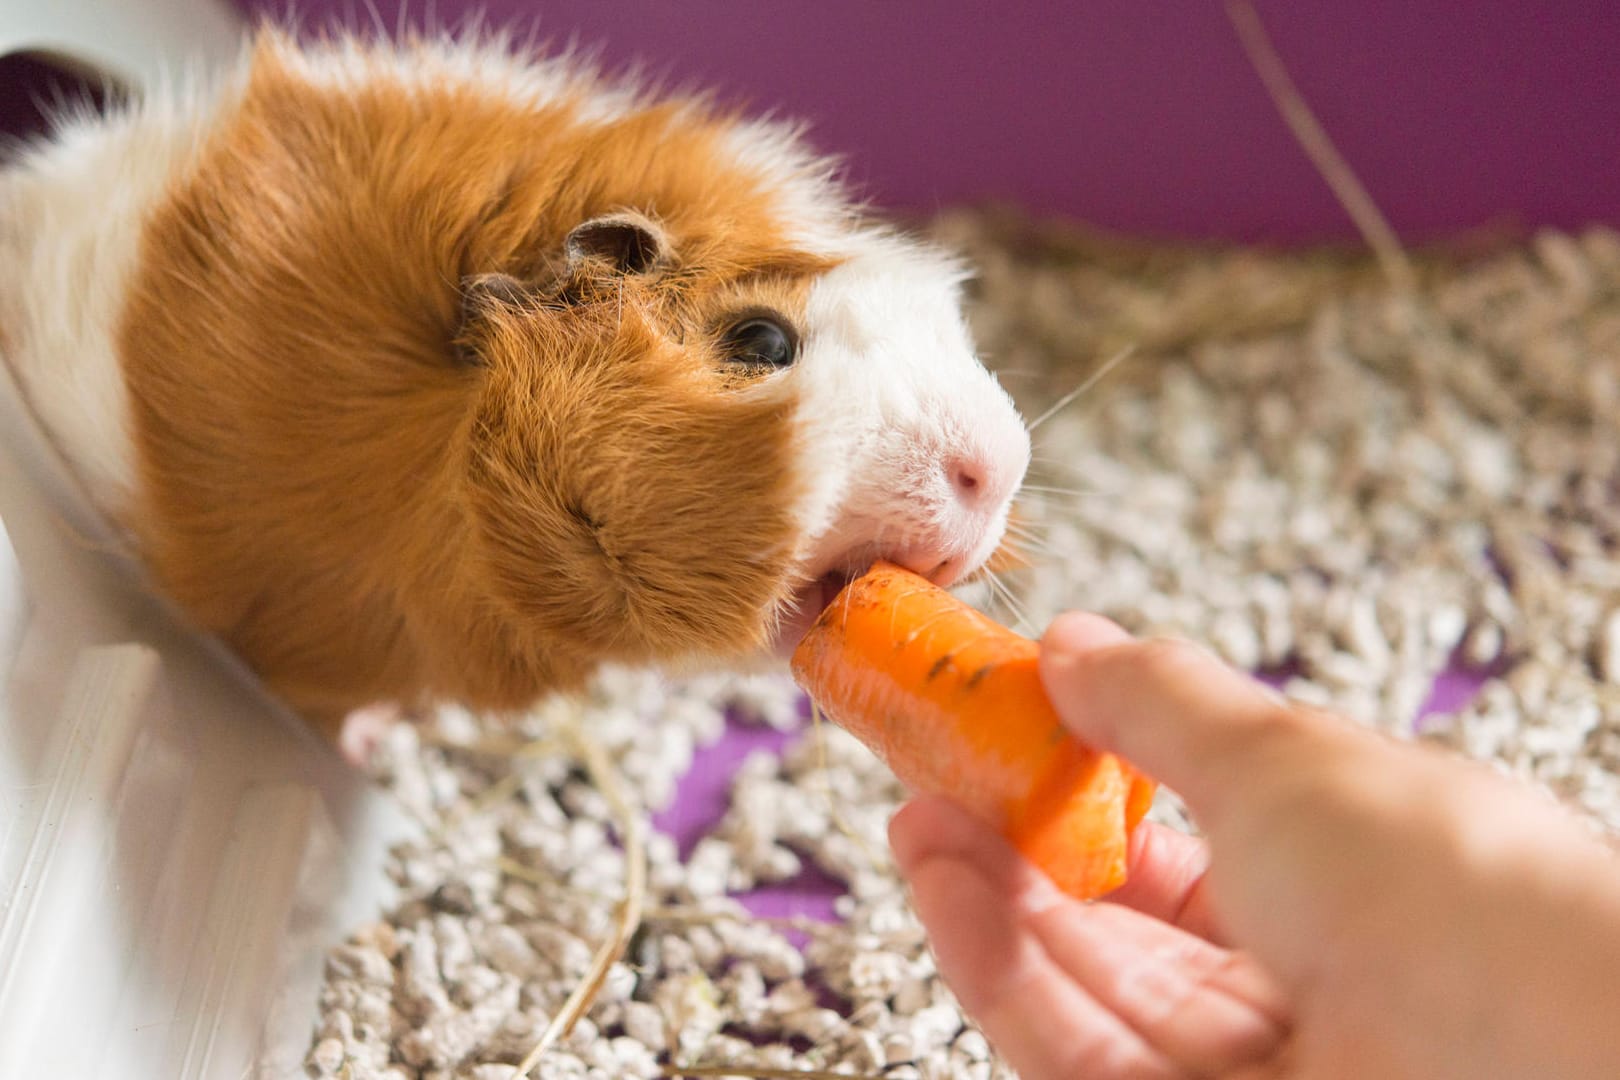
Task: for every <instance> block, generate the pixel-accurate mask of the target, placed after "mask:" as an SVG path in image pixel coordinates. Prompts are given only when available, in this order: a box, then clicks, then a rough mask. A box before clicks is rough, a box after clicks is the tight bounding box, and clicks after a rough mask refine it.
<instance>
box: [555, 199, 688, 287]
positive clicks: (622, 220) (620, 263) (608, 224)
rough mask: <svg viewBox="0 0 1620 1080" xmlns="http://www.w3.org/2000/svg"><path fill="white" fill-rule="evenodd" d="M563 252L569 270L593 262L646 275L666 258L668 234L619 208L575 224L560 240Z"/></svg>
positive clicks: (667, 258) (634, 213) (628, 272)
mask: <svg viewBox="0 0 1620 1080" xmlns="http://www.w3.org/2000/svg"><path fill="white" fill-rule="evenodd" d="M563 254H564V255H565V256H566V257H567V259H568V266H569V268H570V269H577V268H579V267H580V266H581V265H582V264H583V263H586V262H595V263H606V264H607V265H608V266H611V267H612V268H613V269H614V270H617V271H618V272H620V273H623V274H645V273H648V272H649V271H652V270H656V269H658V267H660V266H662V265H663V264H664V263H666V262H668V261H669V255H670V247H669V236H668V235H667V234H666V233H665V232H664V230H663V229H662V228H660V227H659V226H658V224H657V223H655V222H654V221H653V220H652V219H651V218H648V217H646V216H645V215H642V214H638V213H636V212H635V211H634V210H621V211H619V212H618V213H615V214H607V215H605V216H603V217H597V218H592V219H591V220H589V221H587V222H584V223H582V224H579V225H576V226H574V231H573V232H571V233H569V234H568V239H566V240H564V241H563Z"/></svg>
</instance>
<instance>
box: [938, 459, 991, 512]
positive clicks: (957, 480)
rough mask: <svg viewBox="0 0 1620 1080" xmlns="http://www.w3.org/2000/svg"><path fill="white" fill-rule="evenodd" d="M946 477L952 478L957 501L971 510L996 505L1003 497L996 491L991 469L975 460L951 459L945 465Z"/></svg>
mask: <svg viewBox="0 0 1620 1080" xmlns="http://www.w3.org/2000/svg"><path fill="white" fill-rule="evenodd" d="M945 475H946V476H948V477H949V478H950V482H951V487H952V489H953V490H954V491H955V492H956V497H957V499H958V500H960V501H961V503H962V505H964V506H966V507H968V508H969V509H971V510H976V509H979V508H980V507H982V506H984V505H985V504H987V503H994V502H996V501H998V500H999V499H1000V497H1001V496H1000V494H999V493H997V492H996V491H995V490H994V488H995V487H996V485H995V484H993V483H992V482H991V481H992V475H993V474H992V472H991V469H990V467H989V466H988V465H986V464H985V463H984V462H982V461H979V460H977V459H975V458H967V457H960V458H952V459H950V460H949V461H947V462H946V463H945Z"/></svg>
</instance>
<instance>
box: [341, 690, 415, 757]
mask: <svg viewBox="0 0 1620 1080" xmlns="http://www.w3.org/2000/svg"><path fill="white" fill-rule="evenodd" d="M404 716H405V713H404V711H403V710H402V709H401V708H400V707H399V706H398V705H367V706H365V707H364V708H360V709H356V710H354V711H353V712H351V713H349V714H348V715H347V716H345V717H344V718H343V722H342V723H341V724H340V725H339V727H338V737H337V746H338V752H339V753H340V754H342V755H343V760H345V761H347V762H348V763H349V764H350V765H353V766H355V767H356V768H360V769H363V768H365V767H366V764H367V763H368V762H369V761H370V760H371V755H372V754H373V753H374V752H375V751H376V749H377V747H378V746H379V745H380V744H381V743H382V741H383V737H384V736H386V735H387V734H388V730H389V729H390V728H392V727H393V726H394V725H395V724H397V723H399V722H400V721H401V720H403V719H404Z"/></svg>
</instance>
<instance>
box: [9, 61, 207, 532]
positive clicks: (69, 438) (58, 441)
mask: <svg viewBox="0 0 1620 1080" xmlns="http://www.w3.org/2000/svg"><path fill="white" fill-rule="evenodd" d="M237 84H239V80H232V81H231V82H230V83H227V84H226V86H225V88H224V89H223V90H222V89H221V88H220V87H219V86H209V85H207V84H206V83H205V82H204V81H203V80H202V78H201V77H200V76H191V77H187V78H183V79H180V80H177V81H175V82H173V83H171V84H168V85H165V86H160V87H158V88H157V89H156V90H155V91H154V92H153V93H151V94H150V95H149V96H148V97H147V98H146V100H145V101H144V102H142V103H140V104H138V105H133V106H130V107H128V108H126V109H117V110H114V111H112V112H111V113H110V114H109V115H107V116H106V117H99V116H95V115H93V114H90V113H88V112H86V113H85V114H82V115H74V116H69V117H65V118H62V120H61V121H60V122H59V126H58V130H57V133H56V134H55V136H54V137H53V138H52V139H51V141H50V142H48V143H39V144H36V145H34V146H32V147H30V148H29V149H28V150H27V151H25V152H24V153H23V154H22V155H21V156H20V157H19V158H18V159H17V160H15V161H13V162H10V163H8V164H7V166H6V167H5V168H4V169H3V170H0V267H4V273H3V274H0V351H3V359H4V361H5V362H6V363H7V364H8V365H9V367H10V368H11V371H12V374H13V375H14V377H15V378H16V380H17V382H18V384H19V385H20V387H21V389H22V392H23V395H24V397H25V398H26V399H27V404H28V407H29V409H30V410H31V411H32V412H33V414H34V415H35V417H36V418H37V419H38V420H39V421H40V423H41V424H42V426H43V427H44V428H45V430H46V431H47V432H48V434H49V436H50V438H51V440H52V442H53V443H54V445H55V448H56V450H57V452H58V453H59V454H61V455H62V457H63V458H65V459H66V461H67V463H68V465H69V466H70V467H71V468H72V470H73V472H74V473H75V475H76V476H77V478H78V480H79V482H80V483H81V484H82V485H83V486H84V487H85V489H86V494H87V495H88V496H89V498H90V499H91V501H92V502H93V503H94V504H95V505H96V507H97V509H98V510H100V511H101V512H103V513H104V514H106V515H108V516H109V517H111V518H113V519H114V520H118V519H119V518H120V517H121V516H122V515H123V513H124V511H125V510H126V509H127V508H128V506H129V503H130V498H131V495H132V492H133V488H134V482H135V481H134V473H133V453H134V452H133V448H132V445H131V441H130V421H129V403H128V397H127V394H126V392H125V389H124V382H123V377H122V374H121V372H120V370H119V364H118V358H117V328H118V322H119V318H120V315H121V313H122V311H123V305H124V300H125V297H126V295H127V292H128V285H129V281H130V278H131V276H132V274H133V273H134V271H135V269H136V260H137V259H138V257H139V250H140V238H141V230H142V227H143V226H144V224H145V222H146V219H147V216H148V215H149V214H150V212H151V211H152V209H153V208H154V206H155V205H156V204H157V203H158V201H159V200H160V199H162V198H163V196H164V194H165V192H166V191H167V190H168V189H169V186H170V185H171V184H172V183H173V182H174V181H175V179H176V178H177V177H178V176H179V175H181V174H182V172H183V170H184V169H185V167H186V165H187V163H188V162H189V161H190V160H192V159H193V158H194V156H195V155H196V153H197V152H198V150H199V149H200V147H201V144H202V142H203V140H204V138H205V137H206V135H207V132H208V129H209V125H210V123H211V120H212V118H213V116H214V115H215V113H216V111H217V110H218V109H219V108H220V107H221V103H222V102H223V101H225V100H227V99H228V98H229V95H230V93H231V89H230V87H231V86H233V85H237Z"/></svg>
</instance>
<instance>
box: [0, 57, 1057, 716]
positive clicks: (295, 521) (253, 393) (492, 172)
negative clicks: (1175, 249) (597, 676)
mask: <svg viewBox="0 0 1620 1080" xmlns="http://www.w3.org/2000/svg"><path fill="white" fill-rule="evenodd" d="M961 278H962V270H961V268H960V267H959V266H958V265H957V263H955V262H954V261H953V260H952V259H950V258H948V257H946V256H945V255H943V254H942V253H940V252H938V251H936V250H933V249H931V248H929V247H927V246H925V245H923V244H920V243H918V242H915V241H913V240H911V239H907V238H905V237H903V236H901V235H899V234H897V233H895V232H893V231H890V230H886V229H884V228H882V227H879V226H877V225H874V224H873V223H872V222H870V221H869V220H868V219H867V218H866V217H865V216H864V215H863V214H862V213H861V212H859V211H858V209H857V208H856V207H854V206H853V205H852V204H851V203H850V201H849V200H848V198H847V197H846V195H845V194H844V193H843V192H842V191H841V190H840V189H839V187H838V186H837V184H836V183H835V182H834V180H833V179H832V175H831V169H830V167H829V165H828V163H827V162H826V161H825V160H823V159H821V158H818V157H817V156H816V155H814V154H813V153H811V152H810V151H809V150H807V149H806V147H805V146H804V145H803V144H802V143H801V141H800V140H799V138H798V137H797V135H796V133H795V131H794V130H793V129H791V128H788V127H784V126H782V125H781V124H778V123H767V122H760V121H755V120H748V119H744V118H741V117H739V116H737V115H733V114H731V113H727V112H724V111H720V110H717V109H715V108H713V107H711V106H710V105H707V104H705V103H704V102H702V101H699V100H689V99H673V100H670V99H663V100H659V99H651V98H648V97H645V96H643V95H641V94H640V93H638V92H636V91H634V90H632V89H626V88H623V87H617V86H613V85H609V84H607V83H604V82H603V81H601V80H599V79H597V78H595V77H593V76H591V75H590V74H588V73H587V72H584V71H583V70H581V69H580V68H578V67H577V66H575V65H572V64H570V63H568V62H566V61H556V60H550V61H545V60H535V59H532V58H524V57H520V56H518V55H516V54H514V53H513V52H512V51H510V50H508V49H507V48H506V47H505V46H504V45H502V44H501V43H500V42H484V43H469V42H452V41H448V40H442V41H434V40H419V41H414V42H408V43H405V44H399V45H390V44H381V43H368V42H361V41H358V40H345V39H341V38H340V39H337V40H327V41H323V42H319V43H313V44H307V45H304V44H298V43H296V42H294V41H293V40H292V39H290V38H289V37H287V36H284V35H281V34H279V33H276V32H273V31H267V32H263V33H261V34H259V35H258V36H257V38H256V40H255V41H254V42H253V43H252V44H251V47H249V48H248V49H246V50H245V52H244V57H243V59H242V61H241V62H240V63H239V64H238V65H237V66H236V68H235V69H234V70H233V71H232V72H230V73H228V74H227V75H225V76H224V77H222V78H221V79H219V80H217V81H216V82H215V83H214V84H213V85H211V86H209V87H203V86H202V85H201V84H192V85H189V86H188V85H177V86H176V87H175V88H172V89H169V90H167V91H163V92H157V93H154V94H153V95H151V96H149V97H148V98H147V99H145V100H142V101H139V102H135V103H132V104H129V105H125V106H120V107H117V108H115V109H113V110H111V111H110V112H109V113H108V114H107V115H103V116H90V115H84V116H77V117H69V118H67V122H65V123H64V124H63V125H61V126H60V128H59V130H57V131H56V133H55V134H54V135H53V136H52V137H51V138H49V139H48V140H45V141H42V142H39V143H36V144H33V145H31V146H29V147H27V148H25V149H24V150H23V151H22V152H20V153H18V154H16V155H15V156H14V157H13V158H12V159H11V160H10V161H9V162H7V163H6V164H5V166H4V168H3V171H0V354H3V357H4V360H5V362H6V364H7V365H9V367H10V370H11V374H12V375H13V377H14V381H15V382H16V383H17V385H18V386H19V387H20V391H21V394H22V396H23V398H24V399H25V404H26V405H27V407H28V408H29V409H30V410H31V411H32V413H33V415H34V416H35V417H36V418H37V419H38V420H39V421H40V423H41V425H42V426H43V428H44V430H45V432H46V433H47V436H48V438H49V439H50V441H51V442H52V443H53V444H54V446H55V449H56V450H57V451H58V453H59V455H60V456H61V457H62V458H63V459H64V460H65V461H66V463H67V464H68V466H69V467H70V469H71V470H72V472H73V473H74V474H75V476H76V479H77V481H78V482H79V484H80V485H81V487H82V488H83V490H84V492H85V493H86V495H87V496H88V498H89V500H90V501H91V502H92V503H93V504H94V506H95V507H96V508H97V509H99V511H100V512H101V513H102V515H104V516H105V517H106V518H107V519H109V520H110V521H111V522H112V523H113V524H114V525H115V527H116V528H117V529H118V530H120V531H121V532H122V533H123V534H125V535H126V536H127V538H128V540H129V542H130V545H131V547H132V548H133V550H134V552H135V554H136V555H137V557H138V559H139V561H140V563H141V564H142V566H143V567H144V569H145V570H146V571H147V573H148V575H149V577H150V579H151V581H152V582H153V583H154V584H155V586H156V588H157V589H159V590H160V591H161V592H162V593H164V594H165V595H166V596H167V598H168V599H170V600H171V601H173V602H174V603H176V604H177V605H178V606H179V607H180V608H181V610H182V611H183V612H184V613H185V614H186V615H187V616H189V618H190V619H191V620H193V621H194V622H195V623H196V624H198V625H199V626H201V627H202V628H204V629H206V630H207V631H210V632H212V633H213V634H216V635H218V636H219V637H220V638H222V639H223V640H224V641H225V642H226V643H228V644H229V645H230V646H231V647H232V648H233V649H235V650H236V651H237V652H238V653H239V654H240V655H241V656H242V657H243V658H244V659H245V660H246V661H247V662H248V664H249V665H250V666H251V667H252V668H253V669H254V670H255V671H256V672H257V673H258V674H259V675H260V676H261V677H262V679H263V680H264V682H265V683H266V684H267V685H268V686H269V687H270V688H271V689H272V690H273V691H274V692H275V693H277V694H279V695H280V696H281V697H282V698H283V699H284V700H285V701H286V702H287V703H289V704H290V705H291V706H292V707H293V708H295V709H296V710H298V711H300V712H302V713H303V714H304V715H306V716H307V717H309V718H310V719H311V720H312V721H313V722H315V723H316V724H317V725H319V726H322V727H324V728H326V729H327V730H329V731H332V730H335V728H336V726H337V725H338V723H339V721H340V720H341V718H342V717H344V716H345V715H346V714H348V713H350V712H351V711H353V710H357V709H360V708H362V707H366V706H377V705H385V706H398V707H401V708H412V707H416V706H421V705H426V704H430V703H432V702H436V701H456V702H460V703H462V704H464V705H466V706H468V707H470V708H475V709H485V710H495V711H503V710H514V709H518V708H521V707H523V706H525V705H527V704H530V703H531V702H533V701H534V699H535V698H537V697H538V696H539V695H541V694H542V693H544V692H546V691H549V690H553V689H559V688H566V687H569V686H571V685H576V684H578V683H579V682H580V681H581V680H582V679H583V678H584V677H585V676H586V675H587V674H588V673H589V672H590V671H591V670H592V669H593V668H594V667H595V666H597V665H598V664H600V663H602V662H605V661H613V662H620V663H628V664H648V663H651V664H661V665H666V666H669V667H672V668H676V669H692V668H695V667H700V666H715V665H723V664H746V663H747V662H748V661H749V660H750V658H754V657H758V656H760V655H765V654H770V653H780V652H782V651H784V650H785V649H787V648H790V647H791V646H792V644H793V643H794V642H795V641H796V640H797V638H798V636H799V634H800V633H801V632H802V631H803V630H804V629H805V628H806V627H807V625H808V623H809V622H810V620H811V619H813V617H814V616H815V615H816V614H817V613H818V612H819V610H820V609H821V608H822V607H823V606H824V605H825V604H826V602H827V601H828V600H829V599H830V598H831V596H832V594H833V592H834V591H835V589H836V588H837V587H838V586H839V585H840V584H841V582H842V581H843V580H844V579H845V578H847V576H848V575H849V574H851V573H852V572H857V571H859V570H860V569H862V568H863V567H864V566H865V565H866V564H867V563H868V562H870V560H871V559H873V558H874V557H877V556H883V557H886V558H888V559H891V560H893V561H895V562H898V563H901V564H903V565H905V566H908V567H911V568H912V569H915V570H917V571H919V572H921V573H923V574H926V575H927V576H929V577H930V578H932V579H934V580H935V581H938V582H941V583H947V584H948V583H951V582H954V581H958V580H960V579H961V578H962V577H963V576H964V575H966V574H969V573H971V572H972V571H974V570H975V569H976V568H978V567H979V566H981V565H982V564H983V563H984V561H985V560H986V558H987V557H988V556H989V555H990V554H991V552H992V551H993V550H994V549H995V548H996V547H997V545H998V543H999V541H1000V539H1001V537H1002V533H1003V530H1004V528H1005V525H1006V520H1007V513H1008V507H1009V503H1010V501H1011V498H1012V496H1013V494H1014V491H1015V490H1016V488H1017V487H1018V485H1019V483H1020V482H1021V480H1022V477H1023V475H1024V471H1025V468H1026V466H1027V464H1028V460H1029V438H1028V435H1027V433H1026V431H1025V427H1024V424H1023V423H1022V421H1021V419H1020V418H1019V416H1018V414H1017V412H1016V410H1015V409H1014V406H1013V404H1012V402H1011V400H1010V399H1009V398H1008V396H1007V394H1006V393H1005V392H1004V391H1003V390H1002V389H1001V387H1000V386H999V385H998V384H997V382H996V381H995V380H994V378H993V377H992V376H991V375H990V374H989V373H988V372H987V371H986V370H985V369H984V368H983V367H982V366H981V365H980V363H979V361H978V360H977V359H976V357H975V355H974V349H973V346H972V344H971V342H970V340H969V337H968V333H967V330H966V328H965V325H964V322H963V318H962V314H961V310H960V304H959V284H960V281H961Z"/></svg>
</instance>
